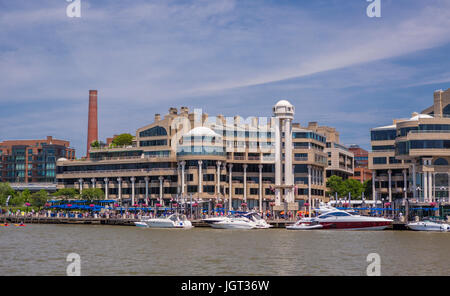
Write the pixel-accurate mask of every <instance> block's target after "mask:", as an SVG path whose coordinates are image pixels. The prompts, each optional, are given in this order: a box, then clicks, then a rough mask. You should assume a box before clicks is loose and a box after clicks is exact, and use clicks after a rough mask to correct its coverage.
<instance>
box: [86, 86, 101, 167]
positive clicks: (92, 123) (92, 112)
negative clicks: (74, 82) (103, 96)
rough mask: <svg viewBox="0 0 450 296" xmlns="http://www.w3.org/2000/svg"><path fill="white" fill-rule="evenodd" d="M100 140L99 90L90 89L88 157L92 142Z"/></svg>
mask: <svg viewBox="0 0 450 296" xmlns="http://www.w3.org/2000/svg"><path fill="white" fill-rule="evenodd" d="M97 140H98V120H97V90H89V118H88V134H87V150H86V157H87V158H89V150H90V149H91V143H92V142H94V141H97Z"/></svg>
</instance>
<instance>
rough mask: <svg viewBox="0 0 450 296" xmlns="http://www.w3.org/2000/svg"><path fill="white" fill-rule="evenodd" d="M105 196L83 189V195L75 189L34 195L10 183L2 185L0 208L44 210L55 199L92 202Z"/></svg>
mask: <svg viewBox="0 0 450 296" xmlns="http://www.w3.org/2000/svg"><path fill="white" fill-rule="evenodd" d="M104 196H105V194H104V192H103V190H102V189H100V188H87V189H83V191H82V192H81V193H80V192H79V190H77V189H74V188H63V189H59V190H58V191H56V192H54V193H52V194H49V193H48V191H46V190H44V189H42V190H39V191H37V192H34V193H31V191H30V190H28V189H25V190H23V191H18V190H17V191H16V190H14V189H13V188H12V187H11V186H10V185H9V184H8V183H0V206H2V207H5V206H8V207H33V208H36V209H42V208H43V207H44V206H45V204H46V203H47V202H48V201H49V200H51V199H54V198H57V199H62V200H75V199H81V200H89V201H92V200H100V199H104Z"/></svg>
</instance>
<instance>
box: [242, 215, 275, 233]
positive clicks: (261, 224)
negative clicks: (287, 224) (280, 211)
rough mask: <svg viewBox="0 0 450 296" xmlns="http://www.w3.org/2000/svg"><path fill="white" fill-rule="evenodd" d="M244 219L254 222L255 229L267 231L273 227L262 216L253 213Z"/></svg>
mask: <svg viewBox="0 0 450 296" xmlns="http://www.w3.org/2000/svg"><path fill="white" fill-rule="evenodd" d="M243 217H245V218H247V219H249V220H250V221H252V222H253V223H254V224H255V228H258V229H267V228H270V227H272V225H270V224H269V223H267V222H266V220H264V219H263V218H262V217H261V215H260V214H258V213H255V212H252V213H248V214H245V215H244V216H243Z"/></svg>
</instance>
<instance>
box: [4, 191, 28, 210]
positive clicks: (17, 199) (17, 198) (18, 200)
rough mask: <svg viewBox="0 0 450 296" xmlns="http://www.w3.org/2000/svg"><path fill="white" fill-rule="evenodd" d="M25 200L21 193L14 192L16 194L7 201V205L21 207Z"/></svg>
mask: <svg viewBox="0 0 450 296" xmlns="http://www.w3.org/2000/svg"><path fill="white" fill-rule="evenodd" d="M25 198H26V196H25V195H24V193H23V192H16V194H14V196H13V197H12V198H11V199H10V200H9V203H8V205H11V206H16V207H20V206H23V205H24V204H25V202H26V201H25Z"/></svg>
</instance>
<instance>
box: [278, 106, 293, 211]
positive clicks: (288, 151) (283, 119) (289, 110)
mask: <svg viewBox="0 0 450 296" xmlns="http://www.w3.org/2000/svg"><path fill="white" fill-rule="evenodd" d="M273 113H274V115H275V205H277V206H279V205H281V189H282V188H284V191H285V194H284V200H285V201H286V202H288V203H292V202H294V201H295V200H294V173H293V168H292V120H293V119H294V106H292V104H291V103H289V102H288V101H286V100H281V101H279V102H278V103H277V104H276V105H275V106H274V107H273ZM283 132H284V184H282V168H281V166H282V163H283V157H282V150H283V149H282V148H283V147H282V143H283V141H282V136H283Z"/></svg>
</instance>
